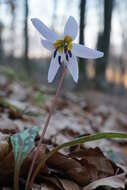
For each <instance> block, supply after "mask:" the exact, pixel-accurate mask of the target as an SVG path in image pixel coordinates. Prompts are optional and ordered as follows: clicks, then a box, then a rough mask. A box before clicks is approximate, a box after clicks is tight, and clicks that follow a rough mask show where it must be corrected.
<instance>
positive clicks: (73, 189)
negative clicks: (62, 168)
mask: <svg viewBox="0 0 127 190" xmlns="http://www.w3.org/2000/svg"><path fill="white" fill-rule="evenodd" d="M59 181H60V183H61V185H62V187H63V189H64V190H68V189H69V190H80V189H81V188H80V187H79V186H78V185H77V184H76V183H75V182H73V181H70V180H67V179H60V178H59Z"/></svg>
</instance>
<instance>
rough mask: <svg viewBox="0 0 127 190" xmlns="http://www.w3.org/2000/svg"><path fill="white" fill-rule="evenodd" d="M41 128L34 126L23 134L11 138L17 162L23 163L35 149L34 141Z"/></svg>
mask: <svg viewBox="0 0 127 190" xmlns="http://www.w3.org/2000/svg"><path fill="white" fill-rule="evenodd" d="M38 131H39V128H38V127H37V126H33V127H31V128H29V129H26V130H25V131H23V132H20V133H16V134H15V135H13V136H11V144H12V147H13V151H14V158H15V162H18V163H20V164H21V163H22V162H23V160H24V159H25V158H26V157H27V155H28V154H29V153H30V151H31V150H32V149H33V148H34V140H35V137H36V136H37V134H38Z"/></svg>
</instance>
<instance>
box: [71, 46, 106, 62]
mask: <svg viewBox="0 0 127 190" xmlns="http://www.w3.org/2000/svg"><path fill="white" fill-rule="evenodd" d="M72 53H73V54H74V55H75V56H77V57H82V58H86V59H96V58H100V57H103V56H104V53H103V52H101V51H98V50H94V49H90V48H88V47H85V46H84V45H81V44H75V43H73V44H72Z"/></svg>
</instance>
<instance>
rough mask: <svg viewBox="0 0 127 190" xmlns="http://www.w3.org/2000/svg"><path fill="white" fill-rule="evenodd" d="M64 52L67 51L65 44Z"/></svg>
mask: <svg viewBox="0 0 127 190" xmlns="http://www.w3.org/2000/svg"><path fill="white" fill-rule="evenodd" d="M64 53H65V54H66V53H67V46H64Z"/></svg>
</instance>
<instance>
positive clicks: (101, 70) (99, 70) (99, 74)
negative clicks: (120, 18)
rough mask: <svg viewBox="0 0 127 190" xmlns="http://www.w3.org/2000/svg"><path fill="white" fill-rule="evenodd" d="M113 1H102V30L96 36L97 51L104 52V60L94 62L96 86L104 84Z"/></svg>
mask: <svg viewBox="0 0 127 190" xmlns="http://www.w3.org/2000/svg"><path fill="white" fill-rule="evenodd" d="M113 4H114V0H104V30H103V32H102V33H99V35H98V42H97V49H98V50H101V51H103V52H104V58H102V59H98V60H96V66H95V69H96V84H97V86H99V85H101V83H103V82H105V81H106V79H105V71H106V67H107V63H108V58H109V47H110V34H111V21H112V12H113Z"/></svg>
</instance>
